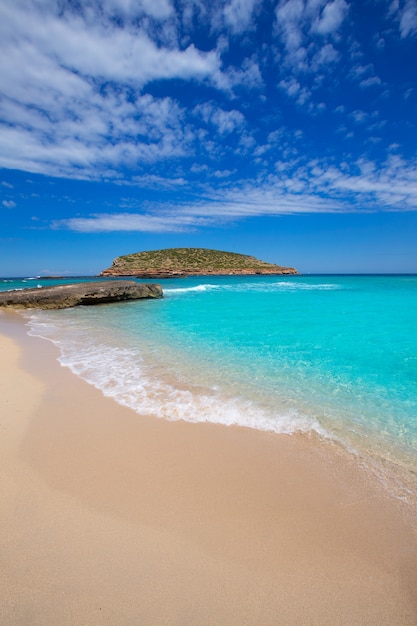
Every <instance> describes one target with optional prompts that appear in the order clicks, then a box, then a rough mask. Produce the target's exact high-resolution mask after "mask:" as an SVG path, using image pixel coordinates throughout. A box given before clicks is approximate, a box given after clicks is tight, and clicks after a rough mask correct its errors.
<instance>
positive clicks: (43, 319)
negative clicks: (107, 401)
mask: <svg viewBox="0 0 417 626" xmlns="http://www.w3.org/2000/svg"><path fill="white" fill-rule="evenodd" d="M53 282H63V281H50V280H48V281H42V280H40V279H35V280H32V281H30V283H31V284H30V285H28V284H27V283H16V282H15V281H13V282H10V283H5V282H0V289H7V288H13V287H19V288H24V287H27V286H33V283H34V284H36V285H39V288H42V285H45V284H52V283H53ZM160 282H161V284H162V286H163V289H164V298H163V299H161V300H146V301H137V302H132V303H124V304H115V305H104V306H100V307H77V308H74V309H67V310H63V311H38V312H35V311H31V312H26V313H25V315H26V316H27V323H28V325H29V329H30V333H31V334H33V335H37V336H40V337H44V338H46V339H49V340H51V341H53V342H54V343H55V344H56V345H58V346H59V348H60V351H61V356H60V362H61V364H62V365H64V366H66V367H69V368H71V370H72V371H73V372H74V373H75V374H77V375H78V376H80V377H82V378H84V379H85V380H87V381H88V382H90V383H91V384H93V385H95V386H96V387H98V388H99V389H101V391H102V392H103V393H104V394H105V395H108V396H112V397H113V398H115V400H117V401H118V402H119V403H121V404H124V405H127V406H129V407H131V408H133V409H134V410H135V411H137V412H138V413H141V414H152V415H155V416H157V417H160V418H164V419H168V420H178V419H184V420H188V421H191V422H199V421H210V422H218V423H221V424H226V425H232V424H239V425H242V426H248V427H252V428H257V429H263V430H270V431H274V432H277V433H296V432H300V431H301V432H306V433H308V432H315V433H317V434H318V435H319V436H320V437H323V438H327V439H329V440H334V441H337V442H339V443H341V444H342V445H343V446H345V447H346V449H348V450H349V451H351V452H353V453H355V454H360V455H361V458H368V459H372V461H373V462H377V463H380V464H381V465H384V466H387V464H388V465H392V466H395V467H396V468H397V469H398V468H399V469H400V470H401V471H404V472H409V473H410V475H412V474H413V473H415V472H417V276H288V277H280V276H277V277H259V276H258V277H207V278H202V277H194V278H186V279H170V280H162V281H160Z"/></svg>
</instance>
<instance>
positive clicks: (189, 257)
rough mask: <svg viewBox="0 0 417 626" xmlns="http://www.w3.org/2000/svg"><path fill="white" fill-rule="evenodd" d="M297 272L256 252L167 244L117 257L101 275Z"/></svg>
mask: <svg viewBox="0 0 417 626" xmlns="http://www.w3.org/2000/svg"><path fill="white" fill-rule="evenodd" d="M257 274H261V275H271V276H273V275H281V274H298V272H297V270H296V269H295V268H293V267H283V266H281V265H275V264H273V263H266V262H265V261H260V260H259V259H257V258H255V257H254V256H248V255H245V254H238V253H236V252H223V251H221V250H209V249H206V248H167V249H164V250H152V251H147V252H136V253H134V254H127V255H125V256H119V257H117V258H116V259H114V261H113V263H112V265H111V267H109V268H107V269H105V270H103V271H102V272H101V273H100V276H135V277H137V278H176V277H179V276H229V275H237V276H244V275H248V276H249V275H257Z"/></svg>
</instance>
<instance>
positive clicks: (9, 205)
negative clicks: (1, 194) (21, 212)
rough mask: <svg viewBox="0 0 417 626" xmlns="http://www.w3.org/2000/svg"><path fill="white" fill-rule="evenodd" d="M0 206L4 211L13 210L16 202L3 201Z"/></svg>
mask: <svg viewBox="0 0 417 626" xmlns="http://www.w3.org/2000/svg"><path fill="white" fill-rule="evenodd" d="M2 205H3V206H4V207H6V209H14V207H15V206H16V202H14V201H13V200H3V202H2Z"/></svg>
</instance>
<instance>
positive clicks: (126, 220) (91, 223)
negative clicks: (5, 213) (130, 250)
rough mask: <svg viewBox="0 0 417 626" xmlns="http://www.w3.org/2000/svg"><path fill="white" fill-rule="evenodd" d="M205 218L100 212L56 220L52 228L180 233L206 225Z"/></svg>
mask: <svg viewBox="0 0 417 626" xmlns="http://www.w3.org/2000/svg"><path fill="white" fill-rule="evenodd" d="M206 223H207V220H206V219H201V218H196V217H193V216H187V215H175V214H173V215H170V214H164V215H150V214H137V213H100V214H96V215H91V216H89V217H73V218H70V219H67V220H56V221H55V222H54V223H53V225H52V226H53V228H68V229H69V230H74V231H76V232H80V233H102V232H118V231H119V232H122V231H135V232H145V233H168V232H169V233H180V232H188V231H190V230H195V228H196V227H197V226H204V225H206Z"/></svg>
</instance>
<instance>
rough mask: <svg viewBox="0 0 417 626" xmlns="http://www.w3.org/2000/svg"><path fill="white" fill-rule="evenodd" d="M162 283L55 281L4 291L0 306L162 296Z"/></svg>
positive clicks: (56, 306) (55, 305)
mask: <svg viewBox="0 0 417 626" xmlns="http://www.w3.org/2000/svg"><path fill="white" fill-rule="evenodd" d="M162 295H163V294H162V287H161V285H158V284H156V283H137V282H135V281H133V280H114V281H109V282H91V283H75V284H71V285H54V286H52V287H40V288H36V289H23V290H21V291H3V292H0V307H4V308H9V309H66V308H69V307H73V306H79V305H94V304H104V303H109V302H122V301H126V300H139V299H141V298H162Z"/></svg>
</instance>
